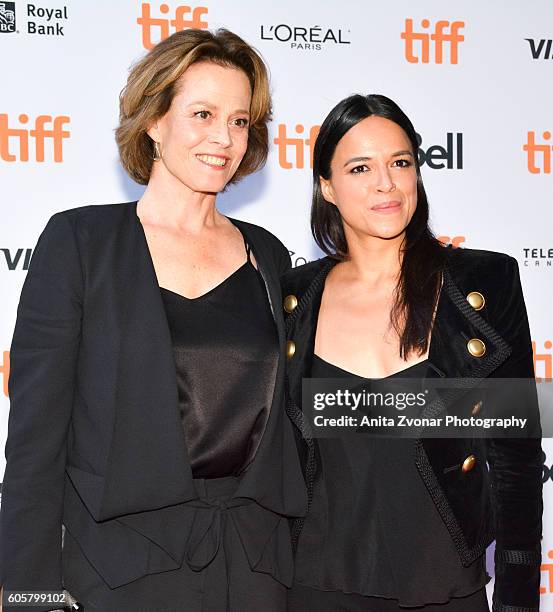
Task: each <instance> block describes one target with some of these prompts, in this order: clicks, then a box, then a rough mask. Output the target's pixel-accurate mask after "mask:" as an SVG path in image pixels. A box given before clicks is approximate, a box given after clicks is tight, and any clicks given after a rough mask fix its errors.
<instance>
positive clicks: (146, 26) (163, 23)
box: [136, 2, 208, 49]
mask: <svg viewBox="0 0 553 612" xmlns="http://www.w3.org/2000/svg"><path fill="white" fill-rule="evenodd" d="M151 7H152V4H151V3H150V2H143V3H142V13H141V15H140V17H138V19H137V20H136V23H138V25H139V26H141V28H142V45H143V47H144V49H151V48H152V47H154V45H156V44H157V43H158V42H160V41H162V40H165V39H166V38H169V36H170V35H171V34H173V33H174V32H180V31H181V30H186V28H196V29H197V30H206V29H207V27H208V23H207V21H203V19H202V17H203V16H204V15H207V12H208V9H207V7H206V6H177V7H176V8H175V12H174V15H173V16H172V17H171V14H170V12H169V10H170V9H169V5H168V4H160V6H159V12H160V13H161V15H164V16H163V17H152V11H151ZM171 27H172V29H171ZM152 30H155V33H156V35H155V36H154V37H153V36H152Z"/></svg>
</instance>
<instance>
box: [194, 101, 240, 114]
mask: <svg viewBox="0 0 553 612" xmlns="http://www.w3.org/2000/svg"><path fill="white" fill-rule="evenodd" d="M187 106H207V107H208V108H217V107H216V106H214V105H213V104H212V103H211V102H204V101H203V100H197V101H195V102H190V104H188V105H187ZM232 112H233V113H240V114H244V115H249V114H250V111H249V110H244V109H243V108H239V109H237V110H235V111H232Z"/></svg>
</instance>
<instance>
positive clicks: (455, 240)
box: [438, 236, 467, 249]
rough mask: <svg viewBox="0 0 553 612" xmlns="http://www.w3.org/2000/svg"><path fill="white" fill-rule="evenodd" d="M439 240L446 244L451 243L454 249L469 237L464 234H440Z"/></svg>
mask: <svg viewBox="0 0 553 612" xmlns="http://www.w3.org/2000/svg"><path fill="white" fill-rule="evenodd" d="M438 240H439V241H440V242H441V243H442V244H445V245H446V246H449V245H451V246H452V247H453V248H454V249H458V248H459V247H460V246H461V245H462V244H463V243H464V242H466V240H467V239H466V238H465V237H464V236H438Z"/></svg>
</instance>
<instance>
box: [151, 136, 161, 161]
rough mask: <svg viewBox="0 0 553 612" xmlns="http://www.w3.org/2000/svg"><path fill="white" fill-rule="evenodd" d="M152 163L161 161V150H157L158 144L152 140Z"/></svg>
mask: <svg viewBox="0 0 553 612" xmlns="http://www.w3.org/2000/svg"><path fill="white" fill-rule="evenodd" d="M152 159H153V160H154V161H159V160H160V159H161V149H160V148H159V142H156V141H155V140H154V154H153V156H152Z"/></svg>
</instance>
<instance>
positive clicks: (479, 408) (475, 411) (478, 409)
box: [471, 400, 482, 416]
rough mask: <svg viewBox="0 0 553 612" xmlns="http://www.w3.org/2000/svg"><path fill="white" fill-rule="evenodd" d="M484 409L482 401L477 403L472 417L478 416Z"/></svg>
mask: <svg viewBox="0 0 553 612" xmlns="http://www.w3.org/2000/svg"><path fill="white" fill-rule="evenodd" d="M481 409H482V400H480V401H479V402H476V404H474V406H473V407H472V412H471V414H472V416H476V415H477V414H478V413H479V412H480V410H481Z"/></svg>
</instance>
